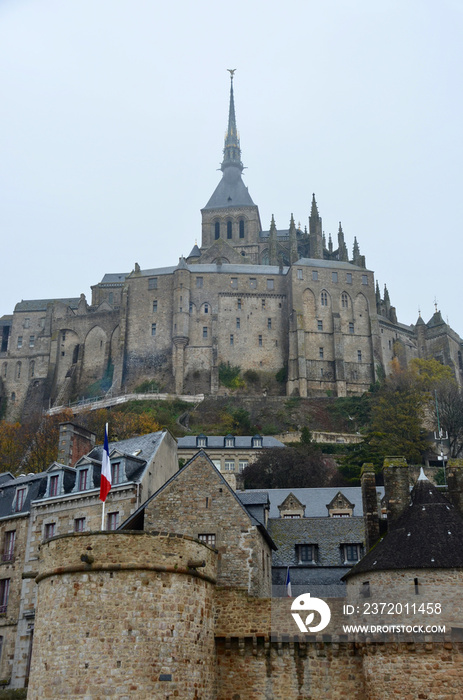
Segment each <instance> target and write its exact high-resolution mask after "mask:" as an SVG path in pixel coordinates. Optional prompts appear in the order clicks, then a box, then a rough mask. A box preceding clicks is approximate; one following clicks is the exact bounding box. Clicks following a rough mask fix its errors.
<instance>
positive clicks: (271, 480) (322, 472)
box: [243, 445, 340, 489]
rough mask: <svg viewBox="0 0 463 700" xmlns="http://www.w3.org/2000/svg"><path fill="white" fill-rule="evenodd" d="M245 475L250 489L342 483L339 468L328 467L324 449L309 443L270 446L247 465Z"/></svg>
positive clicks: (247, 486) (246, 485)
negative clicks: (303, 444)
mask: <svg viewBox="0 0 463 700" xmlns="http://www.w3.org/2000/svg"><path fill="white" fill-rule="evenodd" d="M243 477H244V483H245V487H246V488H247V489H278V488H304V487H316V486H318V487H320V486H331V485H340V481H339V479H340V477H339V475H338V472H337V470H336V469H333V468H332V467H327V466H326V464H325V462H324V460H323V457H322V453H321V451H320V450H319V449H317V448H316V447H313V446H312V447H310V446H308V445H305V446H304V447H286V448H284V449H283V448H281V447H271V448H269V449H266V450H264V451H263V452H262V453H261V454H260V455H259V457H258V459H256V461H255V462H252V463H251V464H249V465H248V466H247V467H246V469H245V470H244V471H243ZM336 479H337V483H336V484H334V483H333V482H335V481H336Z"/></svg>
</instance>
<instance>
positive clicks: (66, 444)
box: [58, 422, 96, 467]
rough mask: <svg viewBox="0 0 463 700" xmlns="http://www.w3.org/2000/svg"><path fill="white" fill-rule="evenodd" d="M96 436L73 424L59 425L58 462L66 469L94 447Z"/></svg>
mask: <svg viewBox="0 0 463 700" xmlns="http://www.w3.org/2000/svg"><path fill="white" fill-rule="evenodd" d="M95 441H96V435H95V434H94V433H92V432H90V430H87V429H86V428H82V427H81V426H80V425H76V424H75V423H70V422H67V423H60V426H59V443H58V462H59V463H60V464H65V465H66V466H68V467H73V466H74V465H75V463H76V462H77V461H78V460H79V459H80V458H81V457H83V456H84V455H86V454H87V453H88V452H90V450H91V449H92V448H93V447H95Z"/></svg>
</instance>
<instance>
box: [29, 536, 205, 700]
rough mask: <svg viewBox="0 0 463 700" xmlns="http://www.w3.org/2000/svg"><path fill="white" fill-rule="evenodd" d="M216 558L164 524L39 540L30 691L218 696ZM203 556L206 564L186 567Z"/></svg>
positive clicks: (44, 694)
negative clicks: (158, 531) (155, 532)
mask: <svg viewBox="0 0 463 700" xmlns="http://www.w3.org/2000/svg"><path fill="white" fill-rule="evenodd" d="M216 557H217V555H216V552H215V551H214V550H212V549H211V548H209V547H207V546H206V545H203V544H201V543H200V542H197V541H195V540H192V539H191V538H188V537H184V536H181V535H175V534H169V533H164V534H162V535H159V536H152V535H150V534H147V533H143V532H142V533H119V532H118V533H88V534H87V533H84V534H74V535H65V536H62V537H57V538H54V539H52V540H49V541H48V542H46V543H45V544H44V545H43V546H42V549H41V557H40V566H39V575H38V577H37V583H38V606H37V616H36V624H35V634H34V649H33V655H32V666H31V675H30V681H29V691H28V698H29V700H35V699H38V698H40V699H41V700H42V699H44V698H89V697H92V698H95V699H96V698H103V697H105V698H106V697H117V698H133V697H140V698H145V697H146V698H148V697H150V698H151V697H152V698H158V697H159V698H161V697H162V698H164V697H168V696H172V697H174V696H177V697H183V698H196V697H198V698H199V697H201V698H203V699H204V700H215V698H216V695H217V694H216V688H215V654H214V634H213V620H214V604H213V589H214V581H215V575H216ZM201 561H205V567H201V568H198V569H193V568H189V567H188V563H189V562H190V565H191V564H192V563H196V564H197V563H198V562H201Z"/></svg>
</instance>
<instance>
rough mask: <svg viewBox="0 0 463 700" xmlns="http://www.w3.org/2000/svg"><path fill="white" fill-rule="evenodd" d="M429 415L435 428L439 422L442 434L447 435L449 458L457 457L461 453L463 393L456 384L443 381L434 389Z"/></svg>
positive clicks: (462, 450)
mask: <svg viewBox="0 0 463 700" xmlns="http://www.w3.org/2000/svg"><path fill="white" fill-rule="evenodd" d="M436 402H437V405H436ZM437 410H438V411H439V421H438V420H437ZM431 415H432V416H433V418H434V421H435V425H436V427H437V424H438V422H439V424H440V427H441V429H442V430H443V432H444V433H446V432H447V433H448V438H449V448H450V457H459V456H460V455H461V454H462V452H463V393H462V390H461V389H460V388H459V387H458V386H457V384H456V382H454V381H445V382H442V383H441V384H439V386H438V387H437V388H436V389H435V395H434V396H433V397H432V399H431Z"/></svg>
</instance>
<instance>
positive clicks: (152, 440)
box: [87, 430, 165, 462]
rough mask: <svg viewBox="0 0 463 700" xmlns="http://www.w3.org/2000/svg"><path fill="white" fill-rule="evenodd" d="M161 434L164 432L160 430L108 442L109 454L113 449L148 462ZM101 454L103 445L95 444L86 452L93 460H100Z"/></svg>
mask: <svg viewBox="0 0 463 700" xmlns="http://www.w3.org/2000/svg"><path fill="white" fill-rule="evenodd" d="M163 435H165V432H164V431H162V430H159V431H157V432H156V433H149V434H148V435H140V436H138V437H134V438H130V439H128V440H118V441H116V442H110V443H109V445H108V447H109V454H110V455H111V452H112V451H113V450H117V451H118V452H121V453H122V454H124V455H127V456H129V457H137V458H138V459H140V460H145V461H146V462H149V461H150V460H151V459H152V458H153V456H154V454H155V453H156V452H157V449H158V447H159V445H160V444H161V441H162V438H163ZM102 455H103V445H95V447H94V448H93V449H92V450H91V451H90V452H89V453H88V455H87V456H88V457H89V458H90V459H93V460H97V461H98V462H101V458H102Z"/></svg>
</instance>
